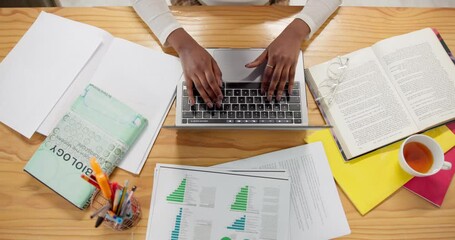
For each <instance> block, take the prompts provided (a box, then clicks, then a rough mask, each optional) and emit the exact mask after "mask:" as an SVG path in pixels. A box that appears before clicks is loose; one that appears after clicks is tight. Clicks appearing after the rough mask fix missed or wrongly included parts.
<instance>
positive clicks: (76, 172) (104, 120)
mask: <svg viewBox="0 0 455 240" xmlns="http://www.w3.org/2000/svg"><path fill="white" fill-rule="evenodd" d="M146 125H147V119H145V118H144V117H142V116H141V115H140V114H138V113H136V112H135V111H134V110H132V109H131V108H129V107H128V106H126V105H125V104H123V103H121V102H119V101H118V100H116V99H115V98H113V97H112V96H110V95H109V94H107V93H106V92H103V91H102V90H101V89H99V88H97V87H95V86H94V85H91V84H90V85H89V86H88V87H87V88H86V89H85V90H84V92H83V93H82V94H81V95H80V96H79V97H78V98H77V99H76V101H75V102H74V103H73V104H72V106H71V108H70V110H69V111H68V112H67V113H66V114H65V115H64V116H63V118H62V119H61V120H60V121H59V123H58V124H57V126H56V127H55V128H54V129H53V131H52V133H51V134H49V136H48V137H47V138H46V139H45V140H44V141H43V143H42V144H41V145H40V147H39V148H38V150H37V151H36V152H35V153H34V154H33V156H32V158H31V159H30V160H29V162H28V163H27V165H26V166H25V168H24V171H26V172H27V173H29V174H30V175H32V176H33V177H35V178H36V179H37V180H39V181H40V182H42V183H43V184H45V185H46V186H48V187H49V188H51V189H52V190H54V191H55V192H56V193H58V194H59V195H61V196H62V197H64V198H65V199H67V200H68V201H70V202H71V203H72V204H74V205H75V206H77V207H78V208H80V209H83V208H85V207H86V206H87V205H88V203H89V200H90V196H91V194H92V193H93V191H94V190H95V188H94V187H93V186H92V185H90V184H89V183H87V182H86V181H85V180H83V179H82V178H81V174H85V175H87V176H90V175H91V174H92V172H93V170H92V169H91V167H90V164H89V159H90V158H91V157H96V158H97V160H98V162H99V163H100V165H101V167H102V168H103V170H104V171H105V172H106V173H107V174H110V173H111V172H112V171H113V170H114V168H115V167H116V166H117V164H118V162H119V161H120V160H121V159H122V157H123V156H124V154H125V153H126V152H127V151H128V149H129V148H130V147H131V145H132V144H133V143H134V141H135V140H136V139H137V138H138V136H139V135H140V133H141V132H142V131H143V130H144V128H145V126H146Z"/></svg>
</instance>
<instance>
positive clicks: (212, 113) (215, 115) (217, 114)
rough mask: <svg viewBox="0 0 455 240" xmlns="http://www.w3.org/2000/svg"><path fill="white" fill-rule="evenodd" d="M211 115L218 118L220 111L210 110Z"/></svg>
mask: <svg viewBox="0 0 455 240" xmlns="http://www.w3.org/2000/svg"><path fill="white" fill-rule="evenodd" d="M210 114H211V115H212V118H220V112H219V111H212V112H210Z"/></svg>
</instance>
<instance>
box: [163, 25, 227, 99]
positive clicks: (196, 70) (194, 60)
mask: <svg viewBox="0 0 455 240" xmlns="http://www.w3.org/2000/svg"><path fill="white" fill-rule="evenodd" d="M167 42H168V43H169V44H170V45H171V46H172V47H173V48H174V49H175V50H176V51H177V53H178V54H179V57H180V60H181V63H182V66H183V73H184V75H185V80H186V87H187V91H188V97H189V101H190V105H194V103H195V99H194V93H193V86H195V87H196V89H197V91H198V92H199V94H200V95H201V97H202V99H204V102H205V103H206V104H207V106H208V107H209V108H213V106H215V105H216V106H217V107H218V108H219V107H221V102H222V100H223V93H222V92H221V86H222V81H221V70H220V68H219V67H218V65H217V63H216V62H215V59H213V57H212V56H211V55H210V54H209V53H208V52H207V51H206V50H205V49H204V48H203V47H201V46H200V45H199V44H198V43H197V42H196V41H195V40H194V39H193V38H192V37H191V36H190V35H189V34H188V33H187V32H186V31H185V30H183V29H182V28H180V29H177V30H175V31H174V32H172V33H171V34H170V35H169V37H168V39H167Z"/></svg>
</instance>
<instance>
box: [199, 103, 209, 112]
mask: <svg viewBox="0 0 455 240" xmlns="http://www.w3.org/2000/svg"><path fill="white" fill-rule="evenodd" d="M207 109H209V108H208V107H207V104H199V111H205V110H207Z"/></svg>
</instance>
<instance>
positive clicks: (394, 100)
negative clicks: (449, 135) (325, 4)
mask: <svg viewBox="0 0 455 240" xmlns="http://www.w3.org/2000/svg"><path fill="white" fill-rule="evenodd" d="M306 74H307V75H306V76H307V82H308V85H309V87H310V89H311V92H312V93H313V96H315V99H317V102H318V105H319V107H320V109H321V112H322V113H323V115H324V117H325V118H326V120H327V121H328V122H329V124H331V125H333V133H334V135H335V138H336V139H337V141H338V144H339V147H340V149H341V151H342V154H343V155H344V157H345V159H346V160H349V159H351V158H354V157H356V156H359V155H362V154H364V153H367V152H370V151H372V150H375V149H377V148H380V147H382V146H384V145H387V144H389V143H392V142H395V141H397V140H400V139H402V138H405V137H407V136H408V135H411V134H414V133H417V132H421V131H424V130H426V129H429V128H432V127H434V126H437V125H440V124H443V123H446V122H448V121H450V120H453V119H455V66H454V64H453V63H452V61H451V59H450V57H449V56H448V54H447V52H446V51H445V50H444V48H443V46H442V45H441V43H440V42H439V40H438V38H437V36H436V35H435V33H434V32H433V30H432V29H430V28H426V29H423V30H419V31H415V32H411V33H408V34H404V35H400V36H396V37H392V38H389V39H385V40H382V41H380V42H378V43H376V44H374V45H373V46H371V47H368V48H364V49H360V50H358V51H355V52H352V53H350V54H347V55H345V56H342V57H339V58H336V59H332V60H330V61H328V62H325V63H322V64H319V65H316V66H314V67H311V68H309V69H307V70H306Z"/></svg>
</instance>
